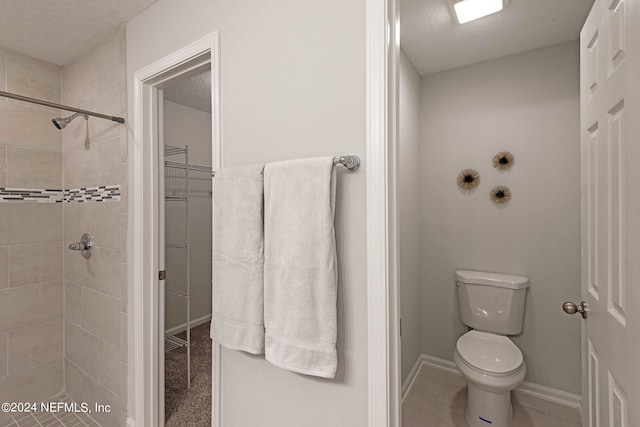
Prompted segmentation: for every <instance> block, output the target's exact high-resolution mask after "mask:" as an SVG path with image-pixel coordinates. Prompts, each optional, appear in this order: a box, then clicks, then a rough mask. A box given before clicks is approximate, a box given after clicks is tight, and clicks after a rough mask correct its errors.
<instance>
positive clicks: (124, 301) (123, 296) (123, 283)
mask: <svg viewBox="0 0 640 427" xmlns="http://www.w3.org/2000/svg"><path fill="white" fill-rule="evenodd" d="M121 257H122V255H121ZM128 270H129V265H128V264H126V263H120V311H121V312H122V313H127V310H128V306H129V304H128V298H127V275H128V274H129V271H128Z"/></svg>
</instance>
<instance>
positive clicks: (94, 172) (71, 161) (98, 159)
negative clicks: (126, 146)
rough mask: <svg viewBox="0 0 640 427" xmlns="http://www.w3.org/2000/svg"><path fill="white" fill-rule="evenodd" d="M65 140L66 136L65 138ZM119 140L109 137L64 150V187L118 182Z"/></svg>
mask: <svg viewBox="0 0 640 427" xmlns="http://www.w3.org/2000/svg"><path fill="white" fill-rule="evenodd" d="M65 141H66V138H65ZM119 148H120V140H119V139H118V138H115V139H114V138H111V139H109V140H106V141H102V142H96V143H93V144H89V145H81V146H78V147H74V148H71V149H68V150H65V151H64V154H63V156H64V181H63V182H64V186H65V188H82V187H98V186H100V185H113V184H119V183H120V178H121V173H120V157H119V153H118V150H119Z"/></svg>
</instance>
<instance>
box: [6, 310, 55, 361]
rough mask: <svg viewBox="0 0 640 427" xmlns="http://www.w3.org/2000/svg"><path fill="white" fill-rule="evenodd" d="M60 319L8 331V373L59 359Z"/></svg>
mask: <svg viewBox="0 0 640 427" xmlns="http://www.w3.org/2000/svg"><path fill="white" fill-rule="evenodd" d="M61 355H62V319H56V320H53V321H51V322H45V323H41V324H39V325H34V326H29V327H26V328H22V329H18V330H15V331H12V332H9V353H8V359H9V374H13V373H17V372H20V371H23V370H25V369H29V368H33V367H35V366H38V365H42V364H43V363H47V362H51V361H54V360H58V359H60V356H61Z"/></svg>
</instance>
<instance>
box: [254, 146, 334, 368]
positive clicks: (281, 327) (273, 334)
mask: <svg viewBox="0 0 640 427" xmlns="http://www.w3.org/2000/svg"><path fill="white" fill-rule="evenodd" d="M264 195H265V213H264V237H265V263H264V310H265V312H264V313H265V357H266V359H267V360H268V361H269V362H271V363H273V364H274V365H276V366H279V367H281V368H284V369H288V370H290V371H294V372H300V373H303V374H308V375H315V376H318V377H325V378H333V377H335V374H336V368H337V365H338V362H337V354H336V336H337V313H336V312H337V308H336V302H337V260H336V242H335V231H334V226H333V218H334V210H335V209H334V207H335V173H334V171H333V158H332V157H323V158H314V159H301V160H292V161H286V162H277V163H269V164H267V165H266V166H265V169H264Z"/></svg>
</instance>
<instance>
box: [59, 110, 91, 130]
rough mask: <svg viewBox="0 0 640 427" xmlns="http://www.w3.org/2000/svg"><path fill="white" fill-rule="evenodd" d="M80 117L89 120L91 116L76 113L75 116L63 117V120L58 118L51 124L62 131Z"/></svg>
mask: <svg viewBox="0 0 640 427" xmlns="http://www.w3.org/2000/svg"><path fill="white" fill-rule="evenodd" d="M78 116H84V119H85V120H89V116H87V115H86V114H82V113H75V114H74V115H73V116H69V117H63V118H61V117H58V118H55V119H51V123H53V125H54V126H55V127H57V128H58V129H62V128H64V127H65V126H67V125H68V124H69V123H71V120H73V119H75V118H76V117H78Z"/></svg>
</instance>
